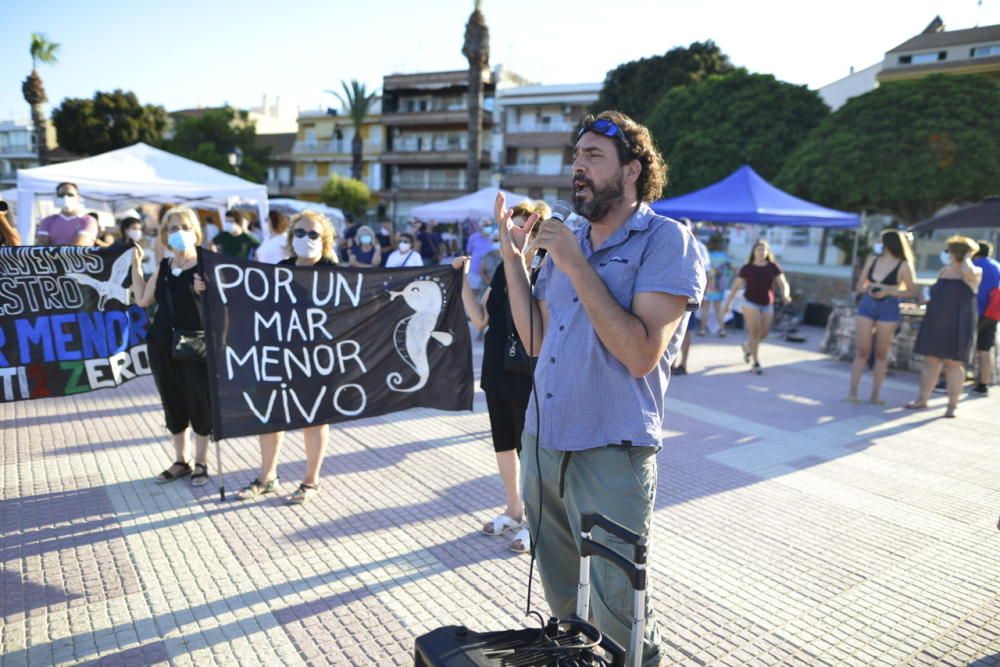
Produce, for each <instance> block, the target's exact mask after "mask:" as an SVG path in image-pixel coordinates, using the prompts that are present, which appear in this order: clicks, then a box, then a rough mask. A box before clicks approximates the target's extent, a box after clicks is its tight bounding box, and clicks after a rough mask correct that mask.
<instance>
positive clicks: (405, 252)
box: [385, 232, 424, 269]
mask: <svg viewBox="0 0 1000 667" xmlns="http://www.w3.org/2000/svg"><path fill="white" fill-rule="evenodd" d="M423 265H424V260H423V259H421V258H420V253H419V252H417V251H415V250H414V249H413V234H409V233H407V232H404V233H402V234H400V235H399V245H398V246H396V249H395V250H393V251H392V252H391V253H389V259H387V260H386V261H385V268H387V269H396V268H399V267H401V266H404V267H411V266H423Z"/></svg>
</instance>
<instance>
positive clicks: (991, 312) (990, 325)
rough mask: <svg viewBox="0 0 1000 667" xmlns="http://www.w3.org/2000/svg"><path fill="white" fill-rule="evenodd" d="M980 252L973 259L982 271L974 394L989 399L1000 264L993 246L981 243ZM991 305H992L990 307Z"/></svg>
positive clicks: (999, 289) (999, 307)
mask: <svg viewBox="0 0 1000 667" xmlns="http://www.w3.org/2000/svg"><path fill="white" fill-rule="evenodd" d="M976 243H978V244H979V250H977V251H976V256H975V257H973V258H972V263H973V264H974V265H975V266H977V267H979V269H980V270H982V272H983V279H982V281H980V283H979V294H978V297H977V305H978V310H979V325H978V327H977V328H976V354H977V355H978V362H979V375H978V377H977V378H976V386H975V388H973V391H974V392H976V393H977V394H981V395H983V396H986V395H987V394H989V392H990V390H989V386H990V385H991V384H993V355H992V353H991V350H992V349H993V347H994V346H995V345H996V339H997V319H998V315H1000V312H998V311H1000V262H997V261H996V260H995V259H993V258H992V257H991V255H992V254H993V244H992V243H990V242H989V241H983V240H979V241H977V242H976ZM991 304H993V305H992V306H991Z"/></svg>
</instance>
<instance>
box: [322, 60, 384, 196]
mask: <svg viewBox="0 0 1000 667" xmlns="http://www.w3.org/2000/svg"><path fill="white" fill-rule="evenodd" d="M340 85H341V87H342V88H343V89H344V94H343V95H341V94H340V93H338V92H337V91H335V90H328V91H326V92H328V93H330V94H331V95H333V96H334V97H336V98H337V99H338V100H340V103H341V104H342V105H343V107H344V110H345V111H347V115H348V116H350V117H351V123H352V124H353V125H354V138H353V139H352V140H351V178H355V179H357V180H361V157H362V154H363V151H364V140H363V139H362V138H361V125H362V123H364V121H365V117H366V116H368V111H369V109H370V108H371V105H372V100H374V99H375V95H376V93H375V92H374V91H372V92H370V93H369V92H368V91H367V90H366V89H365V84H363V83H361V82H360V81H358V80H357V79H351V83H350V85H348V83H347V82H346V81H341V82H340Z"/></svg>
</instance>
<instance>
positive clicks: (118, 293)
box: [66, 248, 135, 310]
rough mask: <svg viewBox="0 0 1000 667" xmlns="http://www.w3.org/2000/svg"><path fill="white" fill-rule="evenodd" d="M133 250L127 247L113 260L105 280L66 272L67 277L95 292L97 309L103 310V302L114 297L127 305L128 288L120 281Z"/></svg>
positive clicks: (130, 261) (124, 276)
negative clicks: (109, 273) (109, 272)
mask: <svg viewBox="0 0 1000 667" xmlns="http://www.w3.org/2000/svg"><path fill="white" fill-rule="evenodd" d="M134 253H135V250H134V249H132V248H129V249H128V250H126V251H125V252H123V253H122V254H121V256H120V257H119V258H118V259H116V260H115V263H114V264H112V265H111V275H109V276H108V279H107V280H106V281H103V282H102V281H100V280H95V279H94V278H92V277H90V276H88V275H86V274H82V273H67V274H66V277H67V278H72V279H73V280H75V281H76V282H78V283H80V284H81V285H86V286H87V287H90V288H92V289H93V290H94V291H95V292H97V309H98V310H104V304H105V303H107V301H108V299H114V300H115V301H120V302H121V303H122V305H124V306H127V305H128V303H129V294H128V288H127V287H123V286H122V283H123V282H124V281H125V278H127V277H128V272H129V269H130V268H131V267H132V255H133V254H134Z"/></svg>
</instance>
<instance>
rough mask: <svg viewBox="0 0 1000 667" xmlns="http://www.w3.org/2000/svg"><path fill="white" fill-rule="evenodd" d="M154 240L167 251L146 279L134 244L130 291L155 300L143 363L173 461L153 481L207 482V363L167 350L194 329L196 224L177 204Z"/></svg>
mask: <svg viewBox="0 0 1000 667" xmlns="http://www.w3.org/2000/svg"><path fill="white" fill-rule="evenodd" d="M160 241H161V242H162V243H163V244H164V245H165V246H167V247H169V248H170V250H171V251H172V252H173V256H172V257H170V258H166V259H163V260H162V261H161V262H160V265H159V266H158V267H157V268H156V270H155V271H153V275H151V276H150V278H149V280H148V281H146V280H145V279H144V278H143V272H142V256H143V250H142V247H141V246H139V245H136V246H135V255H134V256H133V262H132V293H133V294H134V295H135V302H136V305H138V306H140V307H142V308H148V307H149V306H151V305H153V304H154V303H155V304H157V305H158V308H157V309H156V315H155V316H154V318H153V323H152V324H151V325H150V327H149V335H148V351H149V365H150V368H151V369H152V371H153V379H154V380H155V381H156V388H157V390H158V391H159V393H160V400H161V402H162V403H163V413H164V417H165V419H166V425H167V428H168V429H169V430H170V433H171V434H172V437H173V445H174V453H175V457H174V463H173V464H172V465H171V466H170V467H169V468H167V469H166V470H164V471H163V472H161V473H160V474H159V475H158V476H157V477H156V482H157V483H161V484H162V483H166V482H172V481H174V480H176V479H179V478H181V477H186V476H187V475H191V484H192V485H193V486H202V485H204V484H206V483H207V482H208V463H207V462H208V436H209V434H210V433H211V431H212V418H211V409H210V407H209V386H208V366H207V365H206V362H205V360H204V359H201V360H200V361H188V360H179V359H175V358H174V356H173V349H172V348H173V345H172V342H173V332H174V330H187V331H200V330H203V329H204V328H205V327H204V324H203V323H202V317H201V298H200V296H198V295H197V294H196V292H195V286H194V282H195V270H196V269H195V267H196V265H197V263H198V255H197V252H196V248H197V247H198V245H199V244H200V243H201V224H200V223H199V222H198V216H197V215H196V214H195V212H194V211H193V210H191V209H190V208H188V207H186V206H177V207H174V208H172V209H170V210H169V211H167V213H166V214H165V215H164V216H163V226H162V227H161V229H160ZM189 427H190V428H191V430H192V431H194V450H195V451H194V466H193V467H192V465H191V463H190V462H189V461H188V436H187V430H188V428H189Z"/></svg>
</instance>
